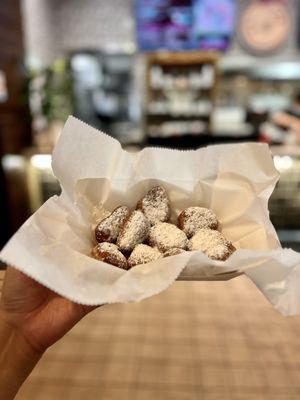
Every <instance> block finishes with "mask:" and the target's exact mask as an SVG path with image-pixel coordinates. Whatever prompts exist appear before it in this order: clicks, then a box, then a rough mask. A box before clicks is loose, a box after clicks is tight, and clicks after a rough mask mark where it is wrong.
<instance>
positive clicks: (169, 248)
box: [92, 186, 235, 269]
mask: <svg viewBox="0 0 300 400" xmlns="http://www.w3.org/2000/svg"><path fill="white" fill-rule="evenodd" d="M170 214H171V213H170V200H169V198H168V195H167V192H166V190H165V189H164V188H163V187H162V186H155V187H153V188H152V189H150V190H149V191H148V192H147V193H146V195H145V196H144V197H143V198H141V199H140V200H139V201H138V203H137V206H136V209H135V210H134V211H132V212H131V211H130V210H129V208H128V207H126V206H120V207H117V208H116V209H115V210H114V211H112V213H111V214H110V215H109V216H108V217H106V218H104V219H103V220H102V221H101V222H100V223H99V224H98V225H97V226H96V228H95V239H96V242H97V243H98V244H97V245H96V246H95V247H94V248H93V249H92V256H93V257H94V258H96V259H97V260H101V261H104V262H106V263H108V264H111V265H114V266H116V267H119V268H123V269H129V268H131V267H134V266H136V265H139V264H146V263H148V262H151V261H155V260H157V259H159V258H162V257H169V256H174V255H177V254H180V253H182V252H184V251H186V250H189V251H194V250H201V251H202V252H203V253H205V254H206V255H207V256H208V257H210V258H212V259H213V260H222V261H224V260H226V259H227V258H228V257H229V256H230V255H231V254H232V253H233V252H234V251H235V247H234V246H233V244H232V243H231V242H230V241H229V240H227V239H226V238H225V237H224V236H223V235H222V234H221V233H220V232H219V231H217V229H218V220H217V217H216V215H215V214H214V213H213V212H212V211H211V210H209V209H208V208H204V207H188V208H186V209H184V210H183V211H182V212H181V213H180V214H179V216H178V226H176V225H175V224H173V223H171V222H170V221H169V219H170Z"/></svg>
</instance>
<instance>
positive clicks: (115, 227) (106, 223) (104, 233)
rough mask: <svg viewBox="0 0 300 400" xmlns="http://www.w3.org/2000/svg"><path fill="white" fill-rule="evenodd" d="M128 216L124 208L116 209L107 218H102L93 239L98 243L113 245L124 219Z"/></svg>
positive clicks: (127, 209)
mask: <svg viewBox="0 0 300 400" xmlns="http://www.w3.org/2000/svg"><path fill="white" fill-rule="evenodd" d="M129 214H130V211H129V208H128V207H126V206H120V207H117V208H116V209H115V210H114V211H113V212H112V213H111V214H110V215H109V216H108V217H106V218H104V219H103V220H102V221H101V222H99V224H98V225H97V226H96V229H95V238H96V240H97V242H98V243H101V242H111V243H115V242H116V240H117V237H118V235H119V233H120V230H121V228H122V226H123V225H124V222H125V220H126V218H128V216H129Z"/></svg>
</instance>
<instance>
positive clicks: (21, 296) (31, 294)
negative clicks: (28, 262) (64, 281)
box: [0, 267, 96, 353]
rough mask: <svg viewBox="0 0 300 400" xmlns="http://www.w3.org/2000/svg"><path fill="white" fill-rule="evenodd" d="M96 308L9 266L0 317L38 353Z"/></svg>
mask: <svg viewBox="0 0 300 400" xmlns="http://www.w3.org/2000/svg"><path fill="white" fill-rule="evenodd" d="M95 308H96V307H87V306H83V305H80V304H75V303H73V302H71V301H70V300H67V299H65V298H63V297H61V296H59V295H58V294H56V293H54V292H52V291H51V290H49V289H47V288H46V287H45V286H42V285H40V284H39V283H37V282H36V281H34V280H33V279H31V278H29V277H28V276H27V275H24V274H23V273H22V272H19V271H18V270H16V269H15V268H12V267H8V268H7V271H6V275H5V280H4V286H3V293H2V298H1V301H0V317H2V319H3V320H4V321H5V322H6V323H7V324H8V325H9V326H10V327H11V328H12V329H14V330H15V331H16V332H18V334H20V335H22V336H23V338H24V339H25V341H26V342H27V343H28V344H29V346H30V347H31V348H32V349H33V350H34V351H35V352H37V353H43V352H44V351H45V350H46V349H47V348H48V347H49V346H51V345H52V344H53V343H55V342H56V341H57V340H58V339H60V338H61V337H62V336H64V335H65V334H66V333H67V332H68V331H69V330H70V329H71V328H72V327H73V326H74V325H75V324H76V323H77V322H78V321H79V320H80V319H81V318H82V317H84V316H85V315H86V314H87V313H88V312H90V311H91V310H93V309H95Z"/></svg>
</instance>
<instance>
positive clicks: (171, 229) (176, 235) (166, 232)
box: [149, 222, 188, 251]
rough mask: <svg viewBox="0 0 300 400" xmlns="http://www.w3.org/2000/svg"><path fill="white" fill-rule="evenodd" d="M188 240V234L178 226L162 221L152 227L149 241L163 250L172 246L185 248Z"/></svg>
mask: <svg viewBox="0 0 300 400" xmlns="http://www.w3.org/2000/svg"><path fill="white" fill-rule="evenodd" d="M187 242H188V240H187V237H186V234H185V233H184V232H183V231H181V230H180V229H179V228H177V226H175V225H172V224H169V223H167V222H160V223H158V224H156V225H154V226H152V228H151V229H150V233H149V243H150V244H151V245H152V246H157V247H158V248H159V249H160V250H161V251H166V250H169V249H170V248H172V247H179V248H180V249H185V248H186V246H187Z"/></svg>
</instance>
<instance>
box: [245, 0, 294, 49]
mask: <svg viewBox="0 0 300 400" xmlns="http://www.w3.org/2000/svg"><path fill="white" fill-rule="evenodd" d="M290 26H291V16H290V13H289V10H288V8H287V6H286V5H285V4H284V3H282V2H280V1H278V0H277V1H254V2H252V3H251V4H250V5H249V6H248V7H246V8H245V9H244V11H243V12H242V15H241V18H240V22H239V36H240V40H241V42H242V45H244V46H245V47H246V48H247V50H249V51H250V52H252V53H255V54H261V55H264V54H266V55H268V54H270V53H272V52H274V51H276V50H278V49H280V48H281V47H282V45H283V44H284V43H285V42H286V41H287V39H288V36H289V33H290Z"/></svg>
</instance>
